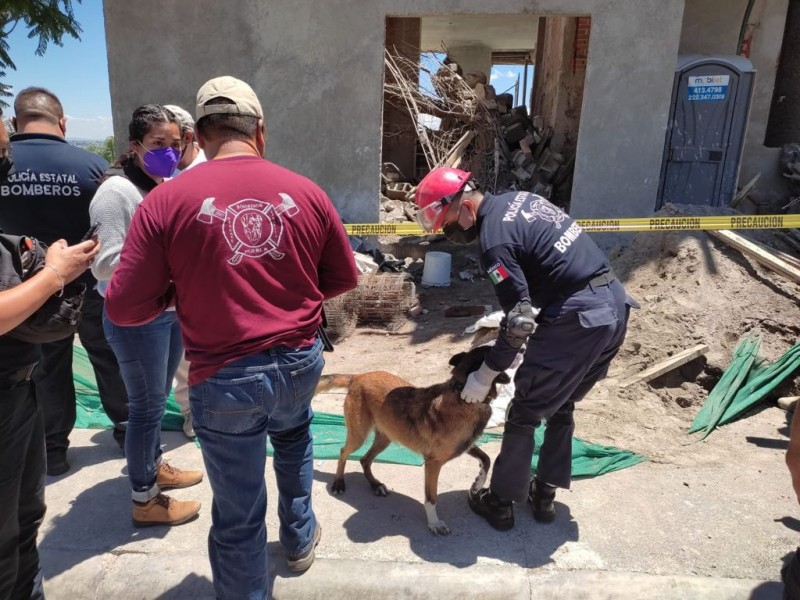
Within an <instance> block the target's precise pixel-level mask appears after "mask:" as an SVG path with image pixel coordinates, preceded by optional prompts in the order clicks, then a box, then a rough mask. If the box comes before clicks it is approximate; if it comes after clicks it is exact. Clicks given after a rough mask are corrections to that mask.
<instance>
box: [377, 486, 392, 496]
mask: <svg viewBox="0 0 800 600" xmlns="http://www.w3.org/2000/svg"><path fill="white" fill-rule="evenodd" d="M373 489H374V490H375V495H376V496H388V495H389V490H387V489H386V486H385V485H383V484H382V483H381V484H380V485H376V486H375V487H374V488H373Z"/></svg>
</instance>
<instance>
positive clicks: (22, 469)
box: [0, 381, 45, 600]
mask: <svg viewBox="0 0 800 600" xmlns="http://www.w3.org/2000/svg"><path fill="white" fill-rule="evenodd" d="M44 474H45V453H44V426H43V423H42V412H41V410H40V409H39V406H38V405H37V402H36V395H35V393H34V389H33V385H32V384H31V382H29V381H23V382H22V383H20V384H18V385H16V386H14V387H11V388H0V599H2V600H21V599H23V598H24V599H25V600H29V599H31V598H43V597H44V593H43V591H42V573H41V568H40V566H39V553H38V551H37V550H36V535H37V533H38V531H39V526H40V525H41V524H42V520H43V519H44V511H45V504H44Z"/></svg>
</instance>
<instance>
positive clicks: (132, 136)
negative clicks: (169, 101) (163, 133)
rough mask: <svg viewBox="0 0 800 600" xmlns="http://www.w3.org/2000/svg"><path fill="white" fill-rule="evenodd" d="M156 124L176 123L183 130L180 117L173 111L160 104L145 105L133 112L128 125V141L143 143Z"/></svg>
mask: <svg viewBox="0 0 800 600" xmlns="http://www.w3.org/2000/svg"><path fill="white" fill-rule="evenodd" d="M156 123H176V124H177V125H178V129H180V128H181V123H180V121H179V120H178V117H177V116H175V113H173V112H172V111H171V110H169V109H167V108H164V107H163V106H161V105H160V104H143V105H142V106H140V107H139V108H137V109H136V110H134V111H133V115H132V116H131V122H130V123H129V124H128V141H129V142H141V141H142V140H143V139H144V136H145V135H147V132H148V131H150V128H151V127H152V126H153V125H155V124H156Z"/></svg>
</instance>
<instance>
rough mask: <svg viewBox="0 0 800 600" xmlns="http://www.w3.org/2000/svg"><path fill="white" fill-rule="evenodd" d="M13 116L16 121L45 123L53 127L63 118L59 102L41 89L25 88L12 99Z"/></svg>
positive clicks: (49, 92)
mask: <svg viewBox="0 0 800 600" xmlns="http://www.w3.org/2000/svg"><path fill="white" fill-rule="evenodd" d="M14 114H15V115H16V116H17V119H22V120H27V121H47V122H48V123H51V124H53V125H56V124H58V120H59V119H62V118H63V117H64V107H63V106H61V100H59V99H58V96H56V95H55V94H54V93H53V92H51V91H50V90H48V89H45V88H43V87H27V88H25V89H24V90H22V91H21V92H20V93H19V94H17V97H16V98H15V99H14Z"/></svg>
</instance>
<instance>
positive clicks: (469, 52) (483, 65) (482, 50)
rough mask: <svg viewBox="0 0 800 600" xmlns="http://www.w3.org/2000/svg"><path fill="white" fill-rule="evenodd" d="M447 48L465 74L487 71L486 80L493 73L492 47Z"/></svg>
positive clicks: (477, 45) (479, 45) (478, 45)
mask: <svg viewBox="0 0 800 600" xmlns="http://www.w3.org/2000/svg"><path fill="white" fill-rule="evenodd" d="M422 26H423V27H425V24H424V23H423V24H422ZM533 39H534V38H533V36H531V40H533ZM447 49H448V50H449V51H450V56H452V57H453V60H455V61H456V62H457V63H458V66H460V67H461V69H462V71H463V72H464V75H466V74H467V73H472V72H473V71H481V72H483V73H486V81H487V82H488V81H489V78H490V77H491V75H492V49H491V48H489V47H488V46H483V45H481V44H475V45H472V46H455V47H448V48H447Z"/></svg>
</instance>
